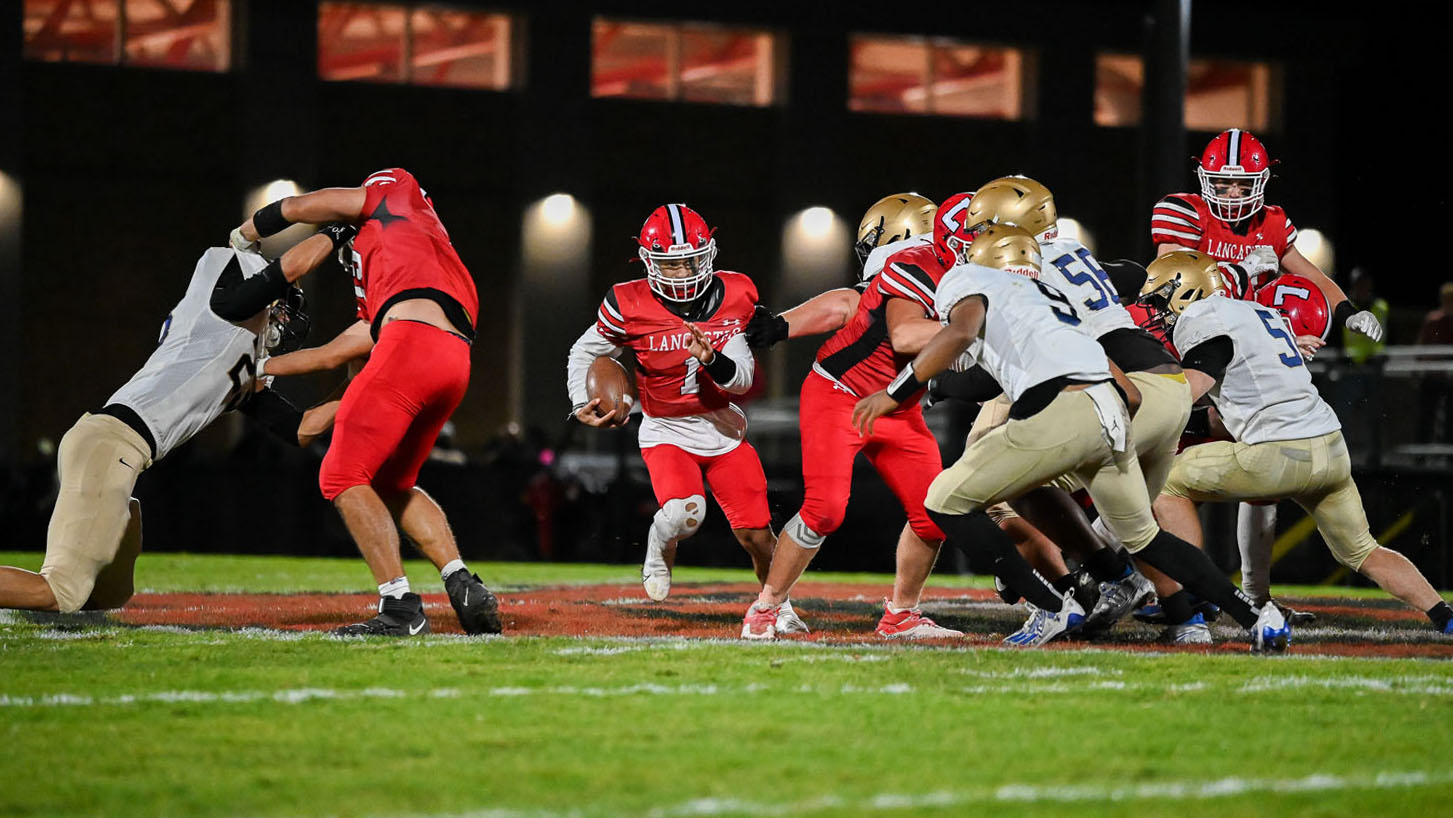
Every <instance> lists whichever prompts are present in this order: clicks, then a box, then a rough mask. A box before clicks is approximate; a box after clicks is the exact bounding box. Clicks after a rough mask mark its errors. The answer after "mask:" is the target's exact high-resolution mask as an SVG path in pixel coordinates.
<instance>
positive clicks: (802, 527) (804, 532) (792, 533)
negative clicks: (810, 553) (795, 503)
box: [782, 512, 827, 548]
mask: <svg viewBox="0 0 1453 818" xmlns="http://www.w3.org/2000/svg"><path fill="white" fill-rule="evenodd" d="M782 533H783V534H786V535H787V536H789V537H791V538H792V541H793V542H795V543H797V544H798V545H800V546H802V547H803V548H817V547H819V546H821V545H822V541H823V540H825V539H827V535H826V534H819V533H817V532H816V531H813V530H812V529H810V528H808V527H807V523H804V522H802V513H801V512H798V513H796V514H794V515H792V519H790V520H788V521H787V524H786V525H784V526H782Z"/></svg>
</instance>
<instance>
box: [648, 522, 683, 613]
mask: <svg viewBox="0 0 1453 818" xmlns="http://www.w3.org/2000/svg"><path fill="white" fill-rule="evenodd" d="M675 556H676V546H675V545H674V544H672V543H668V542H666V541H665V540H662V539H660V538H659V537H657V536H656V529H655V528H654V527H652V528H651V529H650V531H649V532H647V534H646V561H645V562H644V563H642V565H641V585H642V586H643V587H645V589H646V596H648V597H650V598H651V600H652V601H654V602H660V601H662V600H664V599H665V598H666V597H668V596H670V595H671V563H670V562H667V558H668V557H672V558H674V557H675ZM672 561H673V562H674V559H673V560H672Z"/></svg>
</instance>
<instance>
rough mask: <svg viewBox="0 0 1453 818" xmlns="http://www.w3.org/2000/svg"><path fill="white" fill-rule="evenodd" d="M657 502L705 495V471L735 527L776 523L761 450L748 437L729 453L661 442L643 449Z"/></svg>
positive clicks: (642, 455) (730, 521)
mask: <svg viewBox="0 0 1453 818" xmlns="http://www.w3.org/2000/svg"><path fill="white" fill-rule="evenodd" d="M641 457H643V458H645V460H646V471H648V472H650V474H651V489H652V490H653V491H655V492H656V502H657V503H658V504H660V505H662V506H664V505H666V501H667V500H684V499H686V498H687V497H690V496H691V495H693V494H700V495H703V496H705V494H706V492H704V491H703V490H702V481H701V473H702V470H703V469H704V470H705V471H706V482H707V484H709V485H710V486H711V495H712V496H713V497H715V498H716V504H717V505H719V506H721V510H722V513H723V514H725V515H726V518H727V522H728V523H729V524H730V525H731V527H732V528H734V529H735V528H766V527H768V526H770V525H771V524H772V512H771V511H770V510H768V508H767V475H766V474H765V473H763V471H762V461H761V459H760V458H758V457H757V450H756V449H754V448H752V444H750V443H748V442H746V441H745V440H744V441H742V442H741V444H740V445H738V446H737V447H736V448H735V449H732V450H731V451H729V452H727V453H726V454H718V455H704V454H692V453H691V452H688V451H686V450H685V449H682V448H680V447H678V446H671V445H657V446H651V447H649V448H645V449H642V450H641Z"/></svg>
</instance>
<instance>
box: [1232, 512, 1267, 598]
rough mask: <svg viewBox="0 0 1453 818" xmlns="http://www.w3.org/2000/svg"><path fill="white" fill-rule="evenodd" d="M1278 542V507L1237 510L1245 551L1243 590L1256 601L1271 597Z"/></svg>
mask: <svg viewBox="0 0 1453 818" xmlns="http://www.w3.org/2000/svg"><path fill="white" fill-rule="evenodd" d="M1275 543H1276V506H1274V505H1265V506H1254V505H1251V504H1250V503H1242V504H1241V505H1240V507H1239V508H1238V509H1237V510H1236V545H1237V546H1238V548H1239V550H1240V551H1241V590H1242V591H1243V592H1244V593H1245V594H1246V595H1247V596H1249V597H1251V598H1252V599H1262V598H1264V597H1267V596H1270V595H1271V548H1272V546H1273V545H1274V544H1275Z"/></svg>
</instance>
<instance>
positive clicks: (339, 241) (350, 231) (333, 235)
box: [318, 222, 358, 250]
mask: <svg viewBox="0 0 1453 818" xmlns="http://www.w3.org/2000/svg"><path fill="white" fill-rule="evenodd" d="M318 233H319V234H320V235H324V236H327V237H328V238H329V239H331V240H332V241H333V249H334V250H337V249H338V248H339V247H342V246H343V245H345V244H347V243H348V242H350V241H353V237H354V236H356V235H358V227H357V226H355V225H351V224H349V223H348V222H330V223H329V224H325V225H323V226H322V227H320V228H318Z"/></svg>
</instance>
